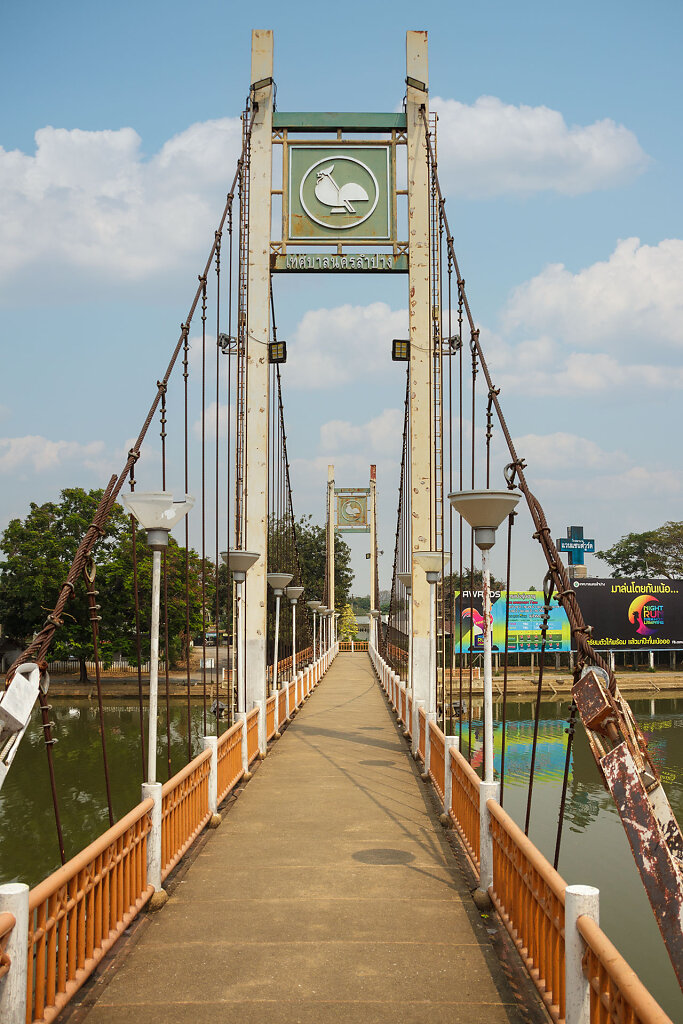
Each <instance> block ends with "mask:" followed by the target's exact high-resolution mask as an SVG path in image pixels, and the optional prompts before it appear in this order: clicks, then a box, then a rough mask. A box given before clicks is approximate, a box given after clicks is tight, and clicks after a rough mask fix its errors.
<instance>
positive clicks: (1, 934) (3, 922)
mask: <svg viewBox="0 0 683 1024" xmlns="http://www.w3.org/2000/svg"><path fill="white" fill-rule="evenodd" d="M16 923H17V921H16V918H15V916H14V914H10V913H7V912H5V913H3V914H0V981H2V979H3V978H4V977H5V975H6V974H7V972H8V971H9V969H10V967H11V966H12V962H11V960H10V958H9V956H8V955H7V953H6V952H5V950H6V949H7V942H8V940H9V937H10V935H11V934H12V929H13V928H14V926H15V924H16Z"/></svg>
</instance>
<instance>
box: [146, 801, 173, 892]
mask: <svg viewBox="0 0 683 1024" xmlns="http://www.w3.org/2000/svg"><path fill="white" fill-rule="evenodd" d="M161 789H162V786H161V783H160V782H143V783H142V799H143V800H148V799H149V798H150V797H151V798H152V800H153V801H154V806H153V807H152V812H151V817H152V829H151V831H150V833H149V835H148V836H147V884H148V885H152V886H154V895H153V896H152V898H151V900H150V901H149V903H148V904H147V906H148V907H149V909H150V910H159V908H160V907H163V905H164V904H165V903H166V900H167V899H168V894H167V893H166V891H165V889H162V887H161Z"/></svg>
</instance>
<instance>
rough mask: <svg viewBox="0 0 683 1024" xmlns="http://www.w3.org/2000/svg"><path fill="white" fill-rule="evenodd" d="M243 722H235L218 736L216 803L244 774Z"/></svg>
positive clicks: (220, 800)
mask: <svg viewBox="0 0 683 1024" xmlns="http://www.w3.org/2000/svg"><path fill="white" fill-rule="evenodd" d="M243 729H244V724H243V723H242V722H235V724H234V725H233V726H231V728H230V729H228V731H227V732H224V733H223V735H222V736H219V737H218V744H217V749H216V760H217V768H218V797H217V803H219V804H220V803H221V802H222V801H223V800H225V798H226V796H227V795H228V793H230V791H231V790H233V789H234V788H235V786H236V785H237V783H238V782H239V781H240V779H241V778H242V776H243V775H244V769H243V768H242V731H243Z"/></svg>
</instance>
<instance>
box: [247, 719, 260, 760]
mask: <svg viewBox="0 0 683 1024" xmlns="http://www.w3.org/2000/svg"><path fill="white" fill-rule="evenodd" d="M258 714H259V712H258V708H252V710H251V711H250V712H249V714H248V715H247V756H248V758H249V764H251V762H252V761H254V760H255V759H256V758H257V757H258V752H259V750H258Z"/></svg>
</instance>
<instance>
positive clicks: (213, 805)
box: [204, 736, 223, 828]
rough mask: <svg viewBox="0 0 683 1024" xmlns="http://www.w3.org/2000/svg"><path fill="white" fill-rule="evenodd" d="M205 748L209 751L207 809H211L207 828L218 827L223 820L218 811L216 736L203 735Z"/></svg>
mask: <svg viewBox="0 0 683 1024" xmlns="http://www.w3.org/2000/svg"><path fill="white" fill-rule="evenodd" d="M207 749H208V750H210V751H211V760H210V761H209V810H210V811H211V821H210V822H209V828H218V826H219V825H220V823H221V821H222V820H223V819H222V818H221V816H220V814H219V813H218V737H216V736H205V737H204V750H207Z"/></svg>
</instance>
